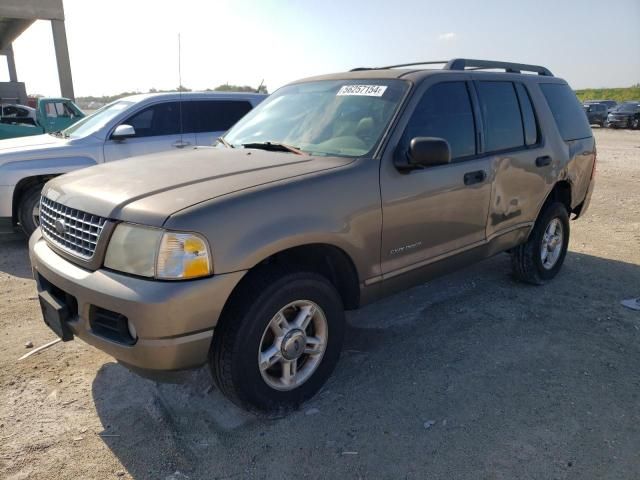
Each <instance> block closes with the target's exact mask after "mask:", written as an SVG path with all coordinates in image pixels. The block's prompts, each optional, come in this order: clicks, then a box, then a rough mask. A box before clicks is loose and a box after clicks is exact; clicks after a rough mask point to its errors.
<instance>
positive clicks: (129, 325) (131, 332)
mask: <svg viewBox="0 0 640 480" xmlns="http://www.w3.org/2000/svg"><path fill="white" fill-rule="evenodd" d="M127 328H128V329H129V335H131V338H133V339H134V340H136V339H137V338H138V332H136V327H135V326H134V325H133V322H132V321H131V320H127Z"/></svg>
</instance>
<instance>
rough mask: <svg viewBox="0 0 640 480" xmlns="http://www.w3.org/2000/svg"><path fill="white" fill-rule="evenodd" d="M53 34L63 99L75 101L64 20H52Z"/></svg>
mask: <svg viewBox="0 0 640 480" xmlns="http://www.w3.org/2000/svg"><path fill="white" fill-rule="evenodd" d="M51 30H52V32H53V46H54V48H55V50H56V62H57V64H58V78H59V79H60V93H61V94H62V96H63V97H67V98H70V99H71V100H75V96H74V95H73V80H72V79H71V62H70V61H69V50H68V48H67V31H66V30H65V28H64V20H51Z"/></svg>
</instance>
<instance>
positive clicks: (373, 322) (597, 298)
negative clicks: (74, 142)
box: [92, 252, 640, 479]
mask: <svg viewBox="0 0 640 480" xmlns="http://www.w3.org/2000/svg"><path fill="white" fill-rule="evenodd" d="M508 268H509V261H508V257H507V256H506V255H499V256H497V257H494V258H493V259H490V260H487V261H485V262H482V263H480V264H477V265H475V266H472V267H470V268H468V269H465V270H463V271H460V272H457V273H454V274H452V275H450V276H447V277H443V278H440V279H437V280H434V281H432V282H430V283H427V284H424V285H421V286H418V287H416V288H413V289H411V290H408V291H405V292H403V293H400V294H398V295H395V296H393V297H390V298H387V299H385V300H383V301H380V302H378V303H376V304H373V305H370V306H367V307H365V308H363V309H361V310H358V311H355V312H350V313H349V315H348V320H349V329H348V334H347V338H346V341H345V346H344V349H343V355H342V358H341V361H340V364H339V366H338V368H337V370H336V372H335V373H334V375H333V376H332V378H331V379H330V380H329V382H328V383H327V385H326V386H325V387H324V388H323V390H322V391H321V392H320V393H319V394H318V395H317V396H316V397H315V398H314V399H312V400H311V401H310V402H308V403H307V404H306V405H303V406H302V408H301V409H300V410H299V411H296V412H291V413H290V414H288V415H285V416H283V417H281V418H262V417H257V416H255V415H252V414H249V413H247V412H245V411H243V410H241V409H239V408H238V407H236V406H235V405H233V404H232V403H230V402H229V401H228V400H226V399H225V398H224V397H223V396H222V395H221V394H220V393H219V392H218V391H217V390H216V389H215V388H214V387H213V386H212V381H211V377H210V375H209V372H208V370H207V369H206V368H203V369H200V370H198V371H194V372H189V373H187V374H185V376H184V382H183V383H181V384H158V383H155V382H152V381H149V380H145V379H142V378H140V377H138V376H136V375H135V374H133V373H130V372H129V371H128V370H126V369H125V368H124V367H122V366H120V365H118V364H116V363H108V364H105V365H104V366H103V367H102V368H101V369H100V371H99V372H98V374H97V376H96V378H95V380H94V382H93V388H92V393H93V398H94V401H95V406H96V410H97V413H98V415H99V417H100V421H101V422H102V425H103V428H104V432H103V441H104V442H105V443H106V445H107V446H108V447H109V448H110V449H111V450H112V451H113V452H114V454H115V455H116V456H117V457H118V459H119V460H120V462H122V464H123V465H124V467H125V468H126V469H127V471H128V472H129V474H130V475H131V476H132V477H133V478H166V479H170V478H171V479H179V478H203V477H206V478H211V477H212V476H213V477H215V478H227V477H237V478H245V477H251V476H254V475H255V476H258V477H260V478H263V477H264V478H272V477H275V476H283V477H289V476H295V475H298V474H306V475H309V476H311V477H317V476H318V475H320V474H319V473H318V472H324V473H323V474H322V475H326V476H327V477H328V478H332V477H334V476H335V475H340V474H341V472H342V473H344V470H341V469H342V468H346V467H345V466H344V465H343V466H342V467H341V466H340V462H343V461H344V457H345V450H349V449H352V450H353V449H354V447H352V444H354V443H356V444H359V445H360V448H361V450H365V449H366V450H367V451H368V452H369V454H371V455H370V456H367V455H365V454H364V452H362V451H361V453H360V455H359V457H357V458H356V457H353V458H354V460H352V461H353V462H356V461H357V462H360V463H358V465H359V467H358V468H357V469H356V470H349V472H351V473H348V475H352V474H353V475H355V472H356V471H357V472H359V473H358V474H363V475H364V477H367V476H369V477H371V476H374V477H375V476H379V477H384V478H393V477H394V472H395V473H397V468H398V467H397V465H395V463H396V462H395V461H389V460H390V458H394V460H395V457H389V452H390V451H393V452H396V453H395V455H396V457H397V458H400V459H403V461H405V462H406V465H404V466H403V468H404V467H407V468H409V467H410V466H412V465H413V466H412V467H411V468H415V469H417V470H415V471H416V472H420V471H423V470H421V469H423V468H424V469H426V468H427V467H428V470H429V471H431V472H432V473H433V474H434V478H436V477H438V476H439V475H438V472H441V473H442V476H441V478H446V476H447V472H448V471H449V470H448V467H450V466H451V465H453V464H457V463H459V459H460V455H463V456H464V457H465V464H467V465H471V466H474V468H476V470H473V472H474V474H473V475H471V478H473V476H474V475H477V476H486V475H485V474H489V475H490V476H491V475H496V476H497V478H522V477H523V474H524V471H522V470H519V469H522V468H529V470H527V471H526V472H527V473H528V474H531V473H536V472H537V473H538V474H540V475H533V477H536V476H538V477H540V476H541V477H546V478H551V477H554V478H555V477H558V476H561V477H562V476H564V475H565V474H566V472H565V470H563V469H566V468H567V463H566V462H565V460H564V456H565V455H566V456H567V457H570V456H571V455H573V456H574V457H579V456H582V455H583V456H585V462H590V461H595V460H594V459H597V457H598V456H599V455H601V456H602V457H603V458H606V457H607V455H608V453H607V452H601V451H600V448H599V447H597V448H595V449H592V450H589V448H586V447H585V448H583V449H582V450H580V451H579V452H576V451H574V450H573V449H571V448H570V447H569V446H568V445H570V442H571V441H572V440H573V436H574V435H575V434H576V429H577V428H578V427H576V424H579V423H580V422H582V419H581V418H579V417H580V415H581V414H579V413H577V412H579V411H581V410H580V409H581V408H583V407H584V409H586V410H589V411H590V412H594V413H595V414H596V416H595V417H589V420H588V421H589V422H591V425H590V428H589V432H587V433H584V432H583V434H584V435H586V436H589V435H600V434H601V435H604V436H607V435H610V437H608V438H612V437H615V436H616V435H617V437H616V438H617V441H618V443H617V445H618V446H619V447H618V448H619V450H618V451H617V454H618V458H621V459H624V458H625V454H628V455H630V456H631V457H632V456H633V455H635V453H633V452H632V451H631V450H633V449H631V450H630V451H629V452H627V451H626V450H625V448H626V447H620V445H621V443H620V442H622V445H633V444H637V440H638V432H637V431H636V430H633V429H631V430H630V429H629V428H628V427H627V426H626V420H624V419H623V418H622V417H624V415H622V417H620V411H625V409H634V410H635V411H634V412H631V411H626V415H627V417H628V418H631V417H632V416H633V415H636V414H640V412H638V408H637V401H636V400H633V399H630V398H629V388H628V381H630V379H632V378H635V379H636V380H635V381H636V382H637V375H636V373H637V365H638V362H639V361H640V350H638V346H637V345H638V340H639V339H640V334H639V332H638V330H639V326H640V315H638V314H637V313H635V312H632V311H629V310H625V309H624V308H623V307H621V306H620V304H619V301H620V300H621V299H622V298H629V297H634V296H638V295H640V291H639V290H640V267H639V266H638V265H634V264H628V263H624V262H618V261H612V260H606V259H602V258H598V257H595V256H590V255H584V254H578V253H572V252H569V253H568V255H567V259H566V263H565V266H564V268H563V270H562V272H561V273H560V275H559V276H558V277H557V278H556V279H555V280H554V281H553V282H552V283H550V284H548V285H546V286H543V287H532V286H527V285H521V284H518V283H516V282H514V281H513V280H512V279H511V278H510V277H509V275H508ZM620 350H622V352H623V354H620ZM596 354H597V355H596ZM596 357H597V358H596ZM602 362H606V363H607V365H615V366H616V367H615V368H616V371H617V376H616V378H615V379H613V380H612V379H610V378H608V379H607V391H606V392H604V393H603V392H601V391H600V390H601V389H597V391H598V392H600V393H597V394H596V393H591V392H593V391H595V390H596V387H594V385H591V383H590V382H592V381H593V380H591V378H594V377H589V376H586V373H585V375H582V373H580V374H578V375H576V372H583V371H584V372H587V371H588V372H590V373H589V375H591V376H594V375H595V378H594V380H596V381H598V382H601V381H603V380H602V378H600V377H598V375H599V374H602V376H603V377H606V376H607V375H608V372H607V371H603V372H601V371H600V370H601V369H603V368H605V367H603V366H602ZM609 368H610V367H609ZM605 370H606V368H605ZM560 386H561V387H562V388H561V387H560ZM627 400H628V401H629V402H630V403H629V404H625V403H624V402H625V401H627ZM614 402H617V403H616V404H615V406H614V405H612V403H614ZM565 403H566V405H565ZM634 405H635V407H634ZM614 407H615V408H614ZM427 409H428V410H429V411H430V413H429V415H433V416H434V418H436V419H437V417H438V416H440V417H441V418H444V419H445V420H444V421H443V422H442V424H441V425H440V424H438V425H437V426H439V427H440V429H441V430H439V431H435V432H433V433H431V434H430V435H431V436H430V437H429V440H428V442H429V443H428V444H426V443H424V442H426V441H427V440H424V439H423V438H424V437H423V436H424V431H423V430H424V428H427V427H423V426H422V423H423V420H425V419H424V418H421V417H420V416H419V415H418V416H417V418H415V417H414V412H415V411H420V412H422V411H424V410H427ZM495 412H498V413H495ZM500 412H501V413H500ZM613 412H617V413H615V414H614V413H613ZM495 415H499V416H498V418H494V416H495ZM505 415H507V416H506V417H505ZM447 418H449V419H451V420H450V423H449V426H448V427H446V432H447V433H446V434H445V433H443V432H445V426H444V425H445V424H446V422H447V420H446V419H447ZM585 421H586V420H585ZM456 422H458V426H456V425H455V423H456ZM372 425H373V426H380V425H381V426H383V427H384V428H383V430H384V433H385V434H384V435H383V434H382V433H381V432H382V430H371V429H372V428H374V427H372ZM416 425H418V426H417V427H416ZM425 425H426V424H425ZM532 425H535V427H532ZM381 428H382V427H381ZM456 428H457V430H456ZM599 428H600V429H602V432H600V433H593V432H594V429H595V431H598V429H599ZM625 429H626V430H625ZM620 431H624V432H627V433H625V434H620V433H619V432H620ZM394 432H396V433H394ZM615 432H617V433H615ZM386 434H389V435H393V436H394V437H393V438H391V437H388V436H386ZM620 435H622V437H623V438H619V437H620ZM624 435H628V438H626V437H624ZM565 437H566V438H565ZM388 442H393V444H394V446H393V448H391V450H387V447H386V445H387V444H388ZM625 442H626V443H625ZM595 444H597V445H599V444H598V443H597V442H595ZM363 445H364V446H363ZM518 448H520V450H517V449H518ZM516 450H517V451H516ZM449 451H451V454H449V453H443V452H449ZM523 451H524V452H528V453H527V455H530V456H531V457H532V458H528V459H524V460H523V459H520V460H518V461H515V463H512V462H511V461H510V460H508V458H509V455H513V456H514V457H515V456H518V458H520V457H521V456H522V455H523V453H522V452H523ZM425 452H432V453H434V455H425ZM435 452H439V455H435ZM550 452H551V453H550ZM347 453H348V452H347ZM356 453H357V452H356ZM535 453H539V455H541V456H542V457H543V458H542V460H544V461H540V458H537V459H535V458H533V457H535V455H534V454H535ZM285 454H287V455H290V456H291V458H289V459H288V460H286V459H283V457H282V455H285ZM327 455H328V456H329V457H328V459H327V458H325V457H326V456H327ZM354 455H355V454H354ZM545 455H546V456H549V455H551V456H554V455H557V456H559V457H560V460H558V461H557V462H556V460H555V457H554V459H553V460H550V459H549V458H546V457H545ZM416 458H419V459H420V461H419V462H418V463H419V464H421V465H422V466H420V465H418V466H416V462H417V460H416ZM521 460H523V461H521ZM534 460H535V462H534ZM572 461H575V460H572ZM572 461H569V462H568V465H569V466H571V465H572ZM327 462H328V463H327ZM332 462H333V463H332ZM549 462H551V463H549ZM563 462H564V463H563ZM527 464H529V467H526V465H527ZM327 465H332V466H327ZM531 465H534V466H533V467H532V466H531ZM549 465H551V466H549ZM543 466H544V468H545V469H544V470H536V469H537V468H543ZM606 468H609V467H606ZM531 469H533V470H531ZM574 470H575V469H574ZM424 471H426V470H424ZM483 471H484V473H483ZM597 471H598V470H597V468H596V469H595V470H593V469H591V470H590V472H591V474H594V473H597ZM607 471H608V472H609V473H611V470H606V469H605V470H602V471H601V473H606V472H607ZM385 472H386V473H388V474H389V475H390V476H388V477H385V474H386V473H385ZM574 473H576V472H575V471H574ZM622 473H624V472H622ZM501 475H502V476H501ZM587 476H589V475H587ZM596 476H598V475H596ZM416 477H417V478H421V475H420V474H419V473H417V474H416ZM527 478H529V477H527Z"/></svg>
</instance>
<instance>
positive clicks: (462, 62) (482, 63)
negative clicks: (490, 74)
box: [444, 58, 553, 77]
mask: <svg viewBox="0 0 640 480" xmlns="http://www.w3.org/2000/svg"><path fill="white" fill-rule="evenodd" d="M467 68H469V69H472V70H485V69H493V68H498V69H504V71H505V72H507V73H521V72H522V71H525V72H533V73H537V74H538V75H543V76H545V77H553V73H551V72H550V71H549V69H548V68H545V67H541V66H539V65H527V64H524V63H512V62H498V61H495V60H475V59H471V58H453V59H451V60H449V62H448V63H447V64H446V65H445V67H444V69H445V70H466V69H467Z"/></svg>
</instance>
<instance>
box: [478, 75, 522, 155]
mask: <svg viewBox="0 0 640 480" xmlns="http://www.w3.org/2000/svg"><path fill="white" fill-rule="evenodd" d="M477 85H478V96H479V98H480V105H481V108H482V118H483V120H484V124H485V138H486V140H485V141H486V146H485V151H486V152H496V151H500V150H507V149H510V148H517V147H522V146H523V145H524V144H525V143H524V131H523V124H522V117H521V116H520V106H519V104H518V97H517V96H516V91H515V89H514V86H513V83H511V82H478V84H477Z"/></svg>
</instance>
